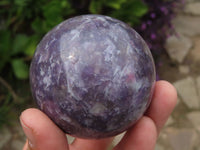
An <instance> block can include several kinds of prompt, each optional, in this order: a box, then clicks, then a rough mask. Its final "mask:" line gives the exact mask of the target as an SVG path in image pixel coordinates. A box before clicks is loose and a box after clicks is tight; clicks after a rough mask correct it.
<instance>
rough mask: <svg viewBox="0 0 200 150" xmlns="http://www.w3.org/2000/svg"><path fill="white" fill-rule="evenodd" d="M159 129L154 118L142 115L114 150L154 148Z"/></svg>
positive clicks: (150, 149) (148, 149)
mask: <svg viewBox="0 0 200 150" xmlns="http://www.w3.org/2000/svg"><path fill="white" fill-rule="evenodd" d="M156 139H157V129H156V126H155V123H154V122H153V120H151V119H150V118H149V117H146V116H144V117H142V118H141V119H140V120H139V121H138V122H137V123H136V124H135V125H134V126H133V127H132V128H131V129H129V130H128V131H127V133H126V134H125V136H124V137H123V139H122V140H121V141H120V143H119V144H118V145H116V147H115V148H114V149H113V150H154V146H155V144H156Z"/></svg>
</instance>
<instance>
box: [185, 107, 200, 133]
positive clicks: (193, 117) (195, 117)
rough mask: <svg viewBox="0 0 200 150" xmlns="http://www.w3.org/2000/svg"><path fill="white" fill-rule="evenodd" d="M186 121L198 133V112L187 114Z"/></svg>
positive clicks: (199, 112)
mask: <svg viewBox="0 0 200 150" xmlns="http://www.w3.org/2000/svg"><path fill="white" fill-rule="evenodd" d="M187 118H188V120H189V121H190V122H191V123H192V124H193V125H194V127H195V129H197V130H198V131H199V132H200V111H193V112H190V113H188V114H187Z"/></svg>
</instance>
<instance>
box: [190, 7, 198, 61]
mask: <svg viewBox="0 0 200 150" xmlns="http://www.w3.org/2000/svg"><path fill="white" fill-rule="evenodd" d="M199 9H200V8H199ZM193 41H194V44H193V48H192V49H191V51H190V52H191V58H192V59H193V61H195V62H200V37H195V38H194V40H193Z"/></svg>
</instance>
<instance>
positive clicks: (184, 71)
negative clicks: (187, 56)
mask: <svg viewBox="0 0 200 150" xmlns="http://www.w3.org/2000/svg"><path fill="white" fill-rule="evenodd" d="M178 70H179V72H180V73H182V74H188V73H189V72H190V68H189V67H188V66H186V65H180V66H179V67H178Z"/></svg>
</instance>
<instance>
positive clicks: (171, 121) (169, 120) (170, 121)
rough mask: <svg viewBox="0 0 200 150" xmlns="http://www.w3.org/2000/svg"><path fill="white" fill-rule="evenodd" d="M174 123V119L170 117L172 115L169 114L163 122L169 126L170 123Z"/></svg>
mask: <svg viewBox="0 0 200 150" xmlns="http://www.w3.org/2000/svg"><path fill="white" fill-rule="evenodd" d="M173 123H174V119H173V118H172V116H170V117H169V118H168V120H167V122H166V124H165V126H170V125H171V124H173Z"/></svg>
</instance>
